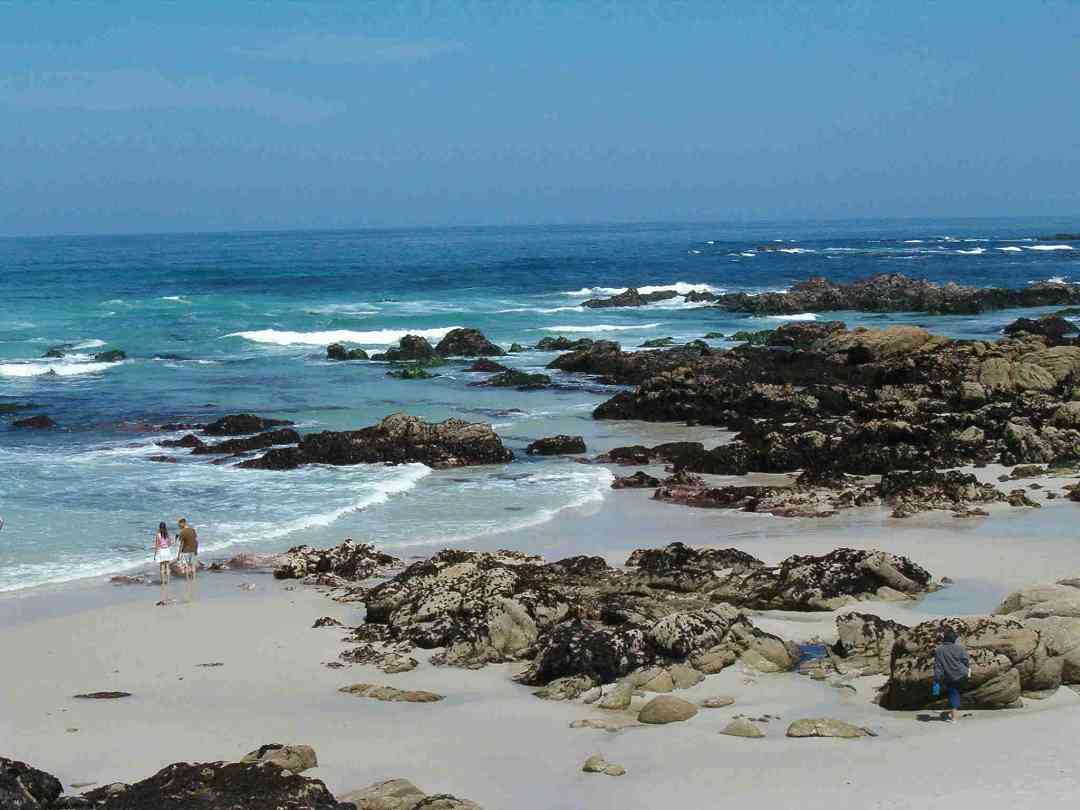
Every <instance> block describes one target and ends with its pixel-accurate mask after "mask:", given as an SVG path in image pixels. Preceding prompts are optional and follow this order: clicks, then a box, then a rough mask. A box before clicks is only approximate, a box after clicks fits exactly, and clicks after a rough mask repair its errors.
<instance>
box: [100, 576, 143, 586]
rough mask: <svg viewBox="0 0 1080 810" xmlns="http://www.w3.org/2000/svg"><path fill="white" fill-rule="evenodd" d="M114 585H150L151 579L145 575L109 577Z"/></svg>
mask: <svg viewBox="0 0 1080 810" xmlns="http://www.w3.org/2000/svg"><path fill="white" fill-rule="evenodd" d="M109 582H110V583H111V584H113V585H150V584H152V583H151V581H150V577H148V576H146V575H145V574H116V575H114V576H111V577H109Z"/></svg>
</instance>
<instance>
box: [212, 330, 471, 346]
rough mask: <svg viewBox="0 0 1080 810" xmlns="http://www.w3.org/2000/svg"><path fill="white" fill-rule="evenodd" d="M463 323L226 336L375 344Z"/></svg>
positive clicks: (433, 335) (430, 334)
mask: <svg viewBox="0 0 1080 810" xmlns="http://www.w3.org/2000/svg"><path fill="white" fill-rule="evenodd" d="M461 328H462V327H460V326H446V327H443V328H440V329H376V330H375V331H372V332H354V331H353V330H351V329H333V330H331V331H329V332H288V331H280V330H277V329H258V330H255V331H253V332H233V333H231V334H228V335H225V337H238V338H243V339H244V340H250V341H253V342H255V343H269V344H272V345H274V346H328V345H330V344H331V343H360V344H367V345H371V346H390V345H392V344H394V343H397V342H398V341H399V340H401V339H402V338H403V337H405V336H406V335H416V336H417V337H422V338H426V339H427V340H442V339H443V338H444V337H446V335H447V334H448V333H450V332H452V331H453V330H455V329H461Z"/></svg>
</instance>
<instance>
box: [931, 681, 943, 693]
mask: <svg viewBox="0 0 1080 810" xmlns="http://www.w3.org/2000/svg"><path fill="white" fill-rule="evenodd" d="M930 691H931V693H932V694H933V695H934V697H941V684H940V683H938V682H937V681H934V685H933V686H931V687H930Z"/></svg>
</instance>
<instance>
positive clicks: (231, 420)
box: [203, 413, 293, 436]
mask: <svg viewBox="0 0 1080 810" xmlns="http://www.w3.org/2000/svg"><path fill="white" fill-rule="evenodd" d="M292 424H293V423H292V422H290V421H289V420H288V419H267V418H266V417H263V416H256V415H255V414H253V413H241V414H234V415H230V416H223V417H221V419H218V420H217V421H216V422H211V423H210V424H209V425H206V426H205V427H204V428H203V432H204V433H206V434H208V435H210V436H242V435H243V434H245V433H261V432H262V431H264V430H270V428H275V427H284V426H291V425H292Z"/></svg>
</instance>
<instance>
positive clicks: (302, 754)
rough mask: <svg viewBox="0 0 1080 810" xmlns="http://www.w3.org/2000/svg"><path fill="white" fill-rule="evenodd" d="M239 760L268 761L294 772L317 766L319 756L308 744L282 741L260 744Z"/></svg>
mask: <svg viewBox="0 0 1080 810" xmlns="http://www.w3.org/2000/svg"><path fill="white" fill-rule="evenodd" d="M240 762H242V763H257V762H269V763H270V764H271V765H276V766H277V767H279V768H282V769H283V770H286V771H288V772H289V773H294V774H295V773H303V772H304V771H308V770H311V769H312V768H317V767H319V758H318V757H317V756H316V755H315V749H314V748H312V747H311V746H310V745H284V744H283V743H268V744H266V745H261V746H259V747H258V748H256V749H255V750H254V751H252V752H251V753H249V754H247V755H245V756H244V757H243V758H241V760H240Z"/></svg>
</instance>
